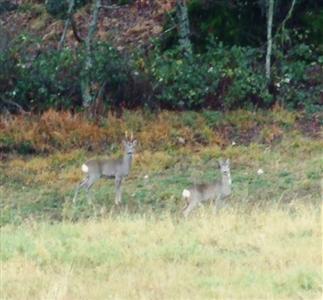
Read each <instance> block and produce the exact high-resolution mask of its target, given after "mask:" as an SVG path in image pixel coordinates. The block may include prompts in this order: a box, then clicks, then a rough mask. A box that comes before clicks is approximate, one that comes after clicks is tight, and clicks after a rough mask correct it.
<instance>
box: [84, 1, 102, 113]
mask: <svg viewBox="0 0 323 300" xmlns="http://www.w3.org/2000/svg"><path fill="white" fill-rule="evenodd" d="M100 8H101V0H95V3H94V4H93V13H92V20H91V22H90V25H89V30H88V34H87V37H86V39H85V49H86V57H85V64H84V78H83V79H82V80H81V89H82V97H83V107H85V108H88V107H89V106H90V105H91V103H92V102H93V100H94V99H95V95H96V93H93V92H92V91H91V83H92V78H91V72H90V70H91V68H92V63H93V59H92V42H93V38H94V35H95V32H96V30H97V24H98V20H99V11H100Z"/></svg>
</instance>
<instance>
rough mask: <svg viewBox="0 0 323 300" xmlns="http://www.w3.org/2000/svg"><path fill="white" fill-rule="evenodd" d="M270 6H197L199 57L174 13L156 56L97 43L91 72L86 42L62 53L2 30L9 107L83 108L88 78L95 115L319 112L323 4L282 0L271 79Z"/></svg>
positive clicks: (0, 97) (3, 94) (197, 0)
mask: <svg viewBox="0 0 323 300" xmlns="http://www.w3.org/2000/svg"><path fill="white" fill-rule="evenodd" d="M87 2H91V1H76V8H75V9H77V7H78V6H81V5H90V4H88V3H87ZM218 2H219V3H218ZM229 2H230V3H229ZM260 2H261V1H260ZM263 2H264V3H263V4H262V6H261V5H258V4H256V3H255V1H223V3H222V2H221V1H217V4H214V2H212V1H202V0H194V1H189V2H188V14H189V20H190V30H191V31H190V36H189V38H190V41H191V42H192V49H193V51H192V54H191V55H183V51H182V50H183V49H182V47H180V46H179V44H178V43H177V40H178V36H177V31H176V28H177V27H176V25H177V24H176V13H175V10H174V12H173V13H172V12H171V13H169V15H168V18H166V22H165V28H164V29H165V32H166V33H165V34H163V35H161V38H160V39H159V40H157V41H154V42H152V44H151V45H150V47H149V50H148V51H147V49H146V50H145V51H141V50H140V49H138V51H132V52H131V53H129V52H130V51H123V52H122V53H121V52H119V51H118V50H117V49H116V48H114V47H113V45H111V44H108V43H106V42H101V41H98V40H95V39H94V40H93V43H92V44H91V45H90V46H91V53H90V55H91V63H90V64H89V65H87V67H86V68H84V66H85V65H86V64H87V61H88V60H89V51H88V49H87V48H88V46H89V45H86V43H83V44H81V46H79V47H76V48H69V47H66V46H65V47H62V48H61V49H58V48H57V47H53V46H46V45H42V42H41V40H40V39H39V38H37V37H34V36H30V35H28V33H21V34H19V35H17V36H15V37H14V38H10V37H8V36H6V35H5V31H4V30H2V33H1V34H0V40H1V43H0V69H1V72H0V101H1V102H0V103H1V104H0V109H2V110H9V111H19V110H20V111H22V110H27V111H34V110H35V111H43V110H47V109H49V108H55V109H73V110H75V109H76V110H77V109H81V108H82V107H84V82H86V83H87V85H86V89H89V90H90V92H91V94H92V95H93V98H92V99H93V101H92V103H91V107H90V109H92V110H93V111H97V112H99V111H100V110H102V108H103V107H106V108H109V109H115V110H118V111H120V110H122V108H135V107H147V108H150V109H158V108H167V109H194V110H195V109H207V108H211V109H232V108H237V107H254V106H256V107H270V106H272V105H273V104H275V103H279V104H281V105H282V106H285V107H291V108H301V109H303V108H306V109H308V110H311V111H315V110H317V109H319V107H320V104H322V94H321V93H322V92H321V86H322V83H323V79H322V63H323V56H322V54H321V50H322V48H321V49H320V42H319V41H320V38H319V37H318V32H320V30H322V25H323V22H322V17H321V19H320V18H319V19H318V20H317V19H316V18H312V19H311V18H310V17H311V16H313V14H314V15H315V16H317V15H318V13H319V12H321V15H322V5H318V4H317V1H297V3H296V4H295V7H294V8H293V11H291V4H293V3H292V2H293V1H292V0H291V1H290V2H291V3H290V5H287V4H286V1H283V2H282V1H275V4H276V6H275V14H274V24H275V25H274V27H273V32H274V34H273V39H272V40H273V49H272V55H271V57H272V58H271V76H270V80H268V78H266V77H265V55H266V38H265V37H266V1H263ZM50 3H51V1H46V5H47V6H46V7H47V10H48V11H49V13H52V14H54V15H55V16H56V17H57V18H63V19H64V18H68V17H69V16H67V12H66V10H68V8H69V6H68V3H66V5H63V6H61V7H58V6H50V5H49V4H50ZM53 3H54V2H53ZM57 3H58V2H57ZM225 3H226V4H225ZM243 3H245V4H243ZM18 9H19V8H18ZM30 9H32V6H31V8H30ZM262 10H263V12H262ZM61 11H63V12H64V13H63V14H61V13H60V12H61ZM248 15H250V16H254V17H255V19H254V20H251V19H250V18H249V19H248ZM225 20H226V21H227V23H226V22H225ZM311 20H312V22H311ZM248 24H249V25H248ZM257 24H258V25H259V26H258V27H257ZM260 25H261V26H260ZM0 26H1V25H0ZM248 26H249V27H248ZM248 28H250V30H248ZM58 42H59V41H58Z"/></svg>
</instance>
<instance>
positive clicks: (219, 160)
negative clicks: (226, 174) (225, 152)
mask: <svg viewBox="0 0 323 300" xmlns="http://www.w3.org/2000/svg"><path fill="white" fill-rule="evenodd" d="M218 163H219V166H220V167H221V166H222V165H223V160H222V158H220V159H218Z"/></svg>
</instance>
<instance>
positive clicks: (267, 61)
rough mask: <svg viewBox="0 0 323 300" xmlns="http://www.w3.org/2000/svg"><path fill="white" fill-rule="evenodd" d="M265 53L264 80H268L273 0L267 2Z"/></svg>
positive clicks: (271, 41)
mask: <svg viewBox="0 0 323 300" xmlns="http://www.w3.org/2000/svg"><path fill="white" fill-rule="evenodd" d="M267 4H268V10H267V53H266V78H267V80H268V81H269V80H270V65H271V51H272V43H273V40H272V28H273V16H274V0H267Z"/></svg>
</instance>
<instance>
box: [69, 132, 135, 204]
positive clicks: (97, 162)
mask: <svg viewBox="0 0 323 300" xmlns="http://www.w3.org/2000/svg"><path fill="white" fill-rule="evenodd" d="M122 143H123V146H124V156H123V158H121V159H91V160H88V161H87V162H85V163H84V164H83V165H82V167H81V168H82V171H83V172H84V173H85V174H86V177H85V178H84V180H83V181H82V182H81V183H80V184H79V185H78V187H77V188H76V191H75V195H74V198H73V202H74V203H75V201H76V197H77V194H78V192H79V190H80V189H81V188H82V187H84V188H85V189H86V190H87V192H88V193H89V190H90V188H91V187H92V185H93V184H94V183H95V182H96V181H97V180H98V179H100V178H101V177H103V178H114V179H115V189H116V196H115V204H117V205H118V204H120V203H121V184H122V180H123V179H124V178H125V177H126V176H128V174H129V172H130V169H131V163H132V156H133V154H134V152H135V147H136V145H137V140H134V139H133V134H131V138H130V140H129V139H128V138H127V133H126V139H125V140H123V141H122ZM88 197H89V195H88Z"/></svg>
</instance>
